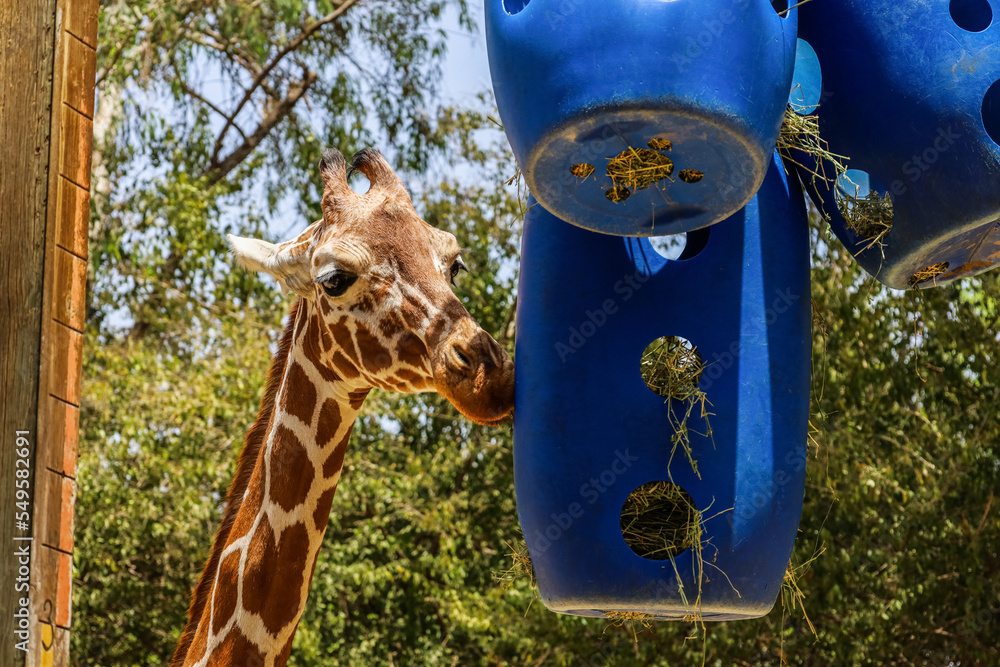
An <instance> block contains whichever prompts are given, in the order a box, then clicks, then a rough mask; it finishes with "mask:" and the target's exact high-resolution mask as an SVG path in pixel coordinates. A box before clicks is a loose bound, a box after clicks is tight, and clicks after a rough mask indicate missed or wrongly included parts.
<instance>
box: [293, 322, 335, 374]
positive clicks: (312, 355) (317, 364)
mask: <svg viewBox="0 0 1000 667" xmlns="http://www.w3.org/2000/svg"><path fill="white" fill-rule="evenodd" d="M320 345H322V346H323V348H324V349H325V350H326V351H328V352H329V351H330V349H331V348H332V347H333V336H331V335H330V333H329V332H327V331H326V330H324V329H323V327H322V326H321V325H320V324H318V322H317V318H315V317H312V318H309V324H308V325H307V326H306V334H305V339H304V340H303V341H302V349H303V351H304V352H305V355H306V359H308V360H309V361H310V362H312V365H313V367H314V368H315V369H316V370H317V371H318V372H319V374H320V377H322V378H323V381H324V382H338V381H339V380H340V376H339V375H338V374H337V372H336V371H335V370H333V369H332V368H329V367H327V366H326V365H325V364H324V363H323V355H322V353H321V352H320Z"/></svg>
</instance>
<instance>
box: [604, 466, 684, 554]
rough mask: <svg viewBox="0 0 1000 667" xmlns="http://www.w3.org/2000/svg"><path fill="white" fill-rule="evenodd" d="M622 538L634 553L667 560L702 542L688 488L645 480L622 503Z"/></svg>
mask: <svg viewBox="0 0 1000 667" xmlns="http://www.w3.org/2000/svg"><path fill="white" fill-rule="evenodd" d="M620 525H621V529H622V537H623V538H624V539H625V544H627V545H628V547H629V549H631V550H632V551H633V552H634V553H635V554H636V555H637V556H642V557H643V558H649V559H651V560H667V559H668V558H674V557H675V556H677V555H678V554H680V553H682V552H684V551H687V550H688V549H690V548H692V547H698V546H700V545H701V514H700V512H698V508H697V507H695V504H694V499H693V498H692V497H691V494H689V493H688V492H687V491H685V490H684V489H682V488H681V487H679V486H677V485H676V484H673V483H671V482H665V481H660V482H647V483H646V484H643V485H642V486H640V487H639V488H637V489H636V490H635V491H633V492H632V493H630V494H629V496H628V498H626V499H625V503H624V504H623V505H622V513H621V518H620Z"/></svg>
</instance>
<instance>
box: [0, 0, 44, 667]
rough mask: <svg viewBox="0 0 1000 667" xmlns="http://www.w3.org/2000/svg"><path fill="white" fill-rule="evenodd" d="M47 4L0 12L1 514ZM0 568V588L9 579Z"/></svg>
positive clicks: (15, 399)
mask: <svg viewBox="0 0 1000 667" xmlns="http://www.w3.org/2000/svg"><path fill="white" fill-rule="evenodd" d="M55 10H56V3H55V1H54V0H19V1H18V2H0V40H2V44H0V52H2V53H3V57H2V58H0V146H3V152H4V157H3V164H2V166H0V235H2V237H3V238H2V243H0V247H2V252H0V387H2V388H3V399H2V400H0V507H5V508H10V507H14V502H15V488H14V484H13V481H14V478H15V477H14V465H15V463H14V454H15V452H14V439H15V431H18V430H27V431H30V432H31V442H32V444H34V443H35V442H36V436H37V434H36V433H35V431H36V426H37V415H38V364H39V355H40V347H39V340H40V331H41V323H42V314H43V312H42V311H43V309H42V288H43V267H44V250H45V248H44V245H45V230H46V221H47V218H48V208H47V200H48V193H49V172H48V163H49V155H50V129H51V115H52V114H51V105H52V75H53V69H54V50H55ZM14 519H15V517H14V513H13V512H10V511H8V512H3V513H0V543H2V544H4V545H11V544H13V538H14V535H15V534H16V532H17V531H15V525H14ZM16 566H17V564H16V561H15V560H14V559H13V558H10V557H9V556H5V557H3V558H0V581H3V582H11V581H14V579H15V577H16V571H17V570H16ZM18 597H20V596H19V595H18V594H17V593H16V592H15V590H14V587H13V586H10V585H5V586H3V587H0V609H3V610H4V613H3V614H0V636H2V637H4V641H2V642H0V665H11V666H20V665H23V664H24V659H25V654H24V653H23V652H21V651H18V650H16V649H15V646H14V642H13V641H11V638H12V637H14V621H15V619H14V617H13V613H11V611H10V610H13V609H15V607H16V604H17V598H18Z"/></svg>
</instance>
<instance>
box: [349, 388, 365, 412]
mask: <svg viewBox="0 0 1000 667" xmlns="http://www.w3.org/2000/svg"><path fill="white" fill-rule="evenodd" d="M370 391H371V389H355V390H354V391H352V392H348V394H347V399H348V400H349V401H350V403H351V409H353V410H360V409H361V405H362V403H364V402H365V399H366V398H368V392H370Z"/></svg>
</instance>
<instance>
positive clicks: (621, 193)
mask: <svg viewBox="0 0 1000 667" xmlns="http://www.w3.org/2000/svg"><path fill="white" fill-rule="evenodd" d="M631 195H632V191H631V190H629V189H628V188H626V187H624V186H621V185H615V186H613V187H611V188H610V189H609V190H608V191H607V192H605V193H604V196H605V197H607V198H608V199H610V200H611V201H613V202H614V203H616V204H620V203H621V202H623V201H625V200H626V199H628V198H629V197H630V196H631Z"/></svg>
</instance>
